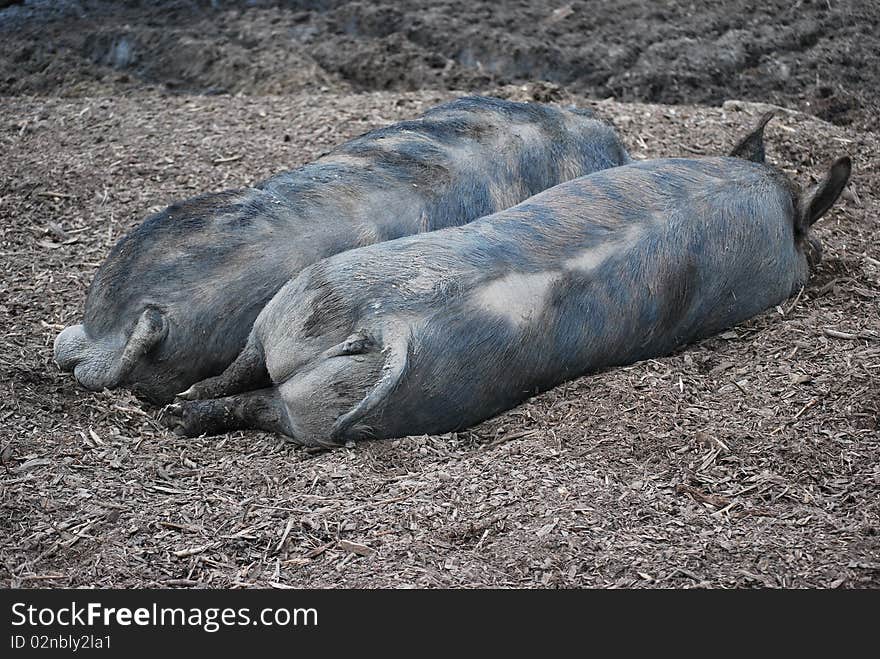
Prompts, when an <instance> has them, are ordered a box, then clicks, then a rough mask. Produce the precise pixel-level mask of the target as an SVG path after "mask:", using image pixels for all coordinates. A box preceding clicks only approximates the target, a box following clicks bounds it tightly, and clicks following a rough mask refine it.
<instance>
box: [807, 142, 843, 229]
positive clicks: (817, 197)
mask: <svg viewBox="0 0 880 659" xmlns="http://www.w3.org/2000/svg"><path fill="white" fill-rule="evenodd" d="M851 171H852V162H851V161H850V159H849V156H844V157H843V158H838V159H837V160H835V161H834V164H833V165H831V168H830V169H829V170H828V172H827V173H826V174H825V177H824V178H823V179H822V180H821V181H819V183H817V184H816V185H814V186H813V187H812V188H810V189H809V190H808V191H807V192H805V193H804V194H803V195H801V200H800V208H799V209H798V210H799V213H800V223H801V228H802V229H803V230H806V229H809V228H810V227H811V226H812V225H813V224H814V223H815V222H816V220H818V219H819V218H820V217H822V216H823V215H825V213H827V212H828V210H829V209H830V208H831V207H832V206H833V205H834V202H835V201H837V198H838V197H839V196H840V193H841V192H843V188H844V187H846V184H847V181H849V175H850V172H851Z"/></svg>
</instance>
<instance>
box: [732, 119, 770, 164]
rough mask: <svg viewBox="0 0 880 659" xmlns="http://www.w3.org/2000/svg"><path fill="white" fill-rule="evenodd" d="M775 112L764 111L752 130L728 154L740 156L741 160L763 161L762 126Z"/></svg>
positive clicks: (734, 156)
mask: <svg viewBox="0 0 880 659" xmlns="http://www.w3.org/2000/svg"><path fill="white" fill-rule="evenodd" d="M775 114H776V113H775V112H773V111H772V110H771V111H770V112H765V113H764V114H762V115H761V118H760V119H758V125H757V126H755V127H754V128H753V129H752V132H751V133H749V134H748V135H746V136H745V137H744V138H742V139H741V140H740V141H739V142H738V143H737V145H736V146H735V147H733V151H731V152H730V156H731V157H733V158H742V159H743V160H751V161H752V162H761V163H762V162H764V127H765V126H766V125H767V122H768V121H770V120H771V119H772V118H773V115H775Z"/></svg>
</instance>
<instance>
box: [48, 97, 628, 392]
mask: <svg viewBox="0 0 880 659" xmlns="http://www.w3.org/2000/svg"><path fill="white" fill-rule="evenodd" d="M628 161H629V157H628V155H627V152H626V150H625V148H624V147H623V145H622V144H621V142H620V140H619V138H618V137H617V135H616V134H615V132H614V131H613V129H612V128H610V127H609V126H608V125H606V124H603V123H601V122H599V121H598V120H596V119H594V118H593V117H592V114H591V113H590V112H589V111H585V110H559V109H555V108H552V107H550V106H545V105H540V104H533V103H515V102H511V101H505V100H500V99H495V98H482V97H468V98H462V99H458V100H456V101H452V102H450V103H446V104H443V105H440V106H438V107H435V108H433V109H431V110H429V111H428V112H426V113H425V114H424V115H422V116H421V117H420V118H418V119H416V120H414V121H404V122H401V123H397V124H394V125H392V126H388V127H386V128H381V129H378V130H374V131H372V132H370V133H367V134H366V135H364V136H362V137H359V138H357V139H354V140H352V141H350V142H348V143H346V144H344V145H342V146H340V147H338V148H337V149H335V150H334V151H332V152H331V153H330V154H329V155H327V156H325V157H323V158H320V159H319V160H317V161H316V162H314V163H312V164H309V165H306V166H304V167H301V168H300V169H297V170H294V171H292V172H287V173H284V174H280V175H278V176H275V177H273V178H270V179H268V180H267V181H265V182H263V183H261V184H259V185H257V186H256V187H254V188H246V189H243V190H234V191H227V192H220V193H216V194H210V195H206V196H202V197H196V198H194V199H189V200H187V201H183V202H179V203H176V204H174V205H172V206H170V207H168V208H167V209H166V210H164V211H162V212H160V213H158V214H156V215H154V216H152V217H150V218H149V219H147V220H146V221H145V222H144V223H143V224H141V225H140V226H139V227H137V228H135V229H134V230H133V231H131V232H130V233H129V234H128V235H127V236H125V237H124V238H122V239H121V240H120V241H119V242H118V243H117V244H116V246H115V247H114V248H113V250H112V251H111V252H110V255H109V256H108V257H107V260H106V261H105V262H104V263H103V265H102V266H101V267H100V268H99V270H98V272H97V273H96V275H95V278H94V280H93V281H92V284H91V286H90V287H89V291H88V294H87V297H86V303H85V317H84V322H83V324H82V325H75V326H72V327H68V328H66V329H65V330H64V331H63V332H61V334H60V335H59V336H58V337H57V339H56V341H55V361H56V362H57V363H58V365H59V366H60V367H61V368H62V369H64V370H72V371H73V373H74V375H75V377H76V379H77V380H78V381H79V382H80V384H82V385H83V386H84V387H86V388H88V389H92V390H100V389H103V388H115V387H127V388H130V389H132V390H133V391H134V392H135V393H136V394H137V395H139V396H140V397H142V398H145V399H147V400H149V401H152V402H154V403H165V402H168V401H170V400H172V399H173V398H174V394H175V393H177V392H180V391H182V390H183V389H185V388H186V387H188V386H189V385H191V384H193V383H194V382H197V381H199V380H201V379H203V378H205V377H208V376H211V375H216V374H218V373H221V372H222V371H223V369H224V368H226V367H227V366H228V365H229V364H230V362H232V360H233V359H234V358H235V356H236V355H237V354H238V353H239V352H240V351H241V349H242V347H243V346H244V343H245V340H246V339H247V336H248V333H249V331H250V329H251V327H252V325H253V321H254V319H255V318H256V317H257V314H258V313H259V312H260V310H261V309H262V308H263V307H264V306H265V304H266V303H267V302H268V301H269V300H270V299H271V298H272V296H273V295H274V294H275V293H276V292H277V291H278V289H279V288H281V286H283V285H284V284H285V283H286V282H287V281H289V280H290V279H291V277H293V276H294V275H296V274H297V273H298V272H299V271H300V270H302V269H303V268H304V267H306V266H308V265H310V264H312V263H315V262H316V261H319V260H320V259H322V258H324V257H327V256H330V255H333V254H336V253H338V252H342V251H345V250H349V249H352V248H356V247H362V246H364V245H371V244H373V243H377V242H381V241H386V240H392V239H395V238H400V237H402V236H408V235H411V234H415V233H419V232H425V231H433V230H435V229H441V228H444V227H450V226H458V225H461V224H465V223H467V222H470V221H471V220H474V219H476V218H478V217H481V216H483V215H487V214H489V213H493V212H495V211H498V210H501V209H504V208H508V207H510V206H513V205H514V204H516V203H518V202H520V201H522V200H524V199H526V198H527V197H529V196H531V195H533V194H535V193H537V192H540V191H542V190H545V189H547V188H549V187H552V186H554V185H556V184H557V183H560V182H562V181H567V180H570V179H572V178H575V177H577V176H581V175H583V174H588V173H591V172H594V171H597V170H600V169H605V168H608V167H614V166H616V165H621V164H623V163H625V162H628Z"/></svg>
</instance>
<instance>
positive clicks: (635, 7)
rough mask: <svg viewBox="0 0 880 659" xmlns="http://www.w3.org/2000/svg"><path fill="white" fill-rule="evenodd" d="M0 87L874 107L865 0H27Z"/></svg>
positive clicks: (2, 59)
mask: <svg viewBox="0 0 880 659" xmlns="http://www.w3.org/2000/svg"><path fill="white" fill-rule="evenodd" d="M0 37H2V39H3V41H4V51H5V52H6V55H5V56H0V95H6V94H45V93H50V94H53V95H55V94H59V93H60V94H65V95H84V94H88V95H95V94H96V93H100V94H117V93H124V92H125V91H128V90H132V89H138V88H141V87H143V86H144V84H149V85H154V86H156V87H159V88H164V89H170V90H174V91H178V92H198V93H213V94H218V93H220V94H222V93H239V92H240V93H246V94H286V93H292V92H295V91H300V90H311V91H314V90H317V89H320V88H321V87H325V88H331V89H335V90H337V91H342V90H343V89H353V90H372V91H382V90H399V91H412V90H419V89H426V88H431V89H454V90H462V89H464V90H479V89H486V88H487V87H491V86H496V85H504V84H510V83H524V82H533V81H535V80H544V81H548V82H550V83H553V84H556V85H562V86H564V87H565V88H566V89H569V90H571V91H574V92H578V93H581V94H584V95H586V96H589V97H591V98H599V99H602V98H608V97H614V98H615V99H616V100H619V101H645V102H652V103H670V104H678V103H692V104H708V105H720V104H721V103H722V102H723V101H725V100H727V99H730V98H738V99H748V100H753V101H760V102H772V103H778V104H781V105H785V106H787V107H795V108H798V109H801V110H804V111H806V112H809V113H810V114H814V115H816V116H818V117H820V118H822V119H825V120H827V121H831V122H833V123H837V124H841V125H843V124H849V123H853V122H855V123H856V124H864V123H866V122H867V123H871V124H872V125H874V126H876V117H877V112H878V110H880V67H878V66H877V61H878V59H880V7H878V5H877V3H876V2H875V1H874V0H833V1H831V0H800V1H799V2H791V0H763V1H762V2H755V1H754V0H725V2H724V3H718V2H715V1H714V0H696V1H694V0H664V2H654V1H652V0H589V1H584V2H577V1H570V2H567V1H566V0H556V1H553V2H528V1H522V0H520V1H511V0H505V1H502V2H497V1H496V0H394V1H390V0H386V1H382V0H377V1H375V2H350V1H347V0H291V1H287V2H278V1H274V2H273V1H269V0H248V1H247V2H240V1H239V2H236V1H232V0H212V1H210V2H209V1H195V0H160V1H158V2H157V1H155V0H150V1H137V0H128V1H127V2H124V3H122V2H118V1H107V0H79V1H73V0H60V1H59V0H53V1H51V2H49V1H48V0H29V1H28V2H26V3H13V5H12V6H11V7H9V8H7V10H6V11H5V12H3V13H2V14H0Z"/></svg>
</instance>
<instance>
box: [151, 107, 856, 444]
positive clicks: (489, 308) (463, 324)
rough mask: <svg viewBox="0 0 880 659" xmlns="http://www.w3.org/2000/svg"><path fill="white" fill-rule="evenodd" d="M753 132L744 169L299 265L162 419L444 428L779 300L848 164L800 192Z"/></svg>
mask: <svg viewBox="0 0 880 659" xmlns="http://www.w3.org/2000/svg"><path fill="white" fill-rule="evenodd" d="M767 118H769V116H768V117H765V118H764V119H763V120H762V123H761V126H760V127H759V130H758V131H756V133H755V134H753V135H752V136H751V137H749V138H747V139H746V140H744V141H743V142H742V143H741V144H740V145H739V146H738V147H737V149H736V151H735V153H736V155H738V156H741V157H726V158H725V157H711V158H709V157H707V158H698V159H665V160H654V161H646V162H641V163H636V164H629V165H625V166H622V167H618V168H615V169H609V170H606V171H602V172H598V173H595V174H592V175H590V176H585V177H583V178H579V179H577V180H574V181H571V182H568V183H563V184H561V185H558V186H556V187H555V188H553V189H551V190H547V191H545V192H543V193H541V194H538V195H537V196H535V197H533V198H531V199H528V200H527V201H525V202H523V203H521V204H519V205H517V206H515V207H513V208H511V209H509V210H505V211H501V212H499V213H495V214H494V215H490V216H488V217H484V218H481V219H480V220H477V221H476V222H473V223H471V224H468V225H466V226H463V227H459V228H450V229H445V230H442V231H438V232H435V233H432V234H425V235H420V236H412V237H408V238H401V239H399V240H394V241H391V242H387V243H383V244H379V245H373V246H371V247H365V248H363V249H357V250H353V251H350V252H346V253H344V254H339V255H337V256H334V257H332V258H329V259H327V260H325V261H322V262H320V263H318V264H316V265H313V266H310V267H309V268H306V269H305V270H303V271H302V272H301V273H300V275H299V276H298V277H296V278H295V279H294V280H293V281H291V282H290V283H288V284H287V285H286V286H285V287H284V288H282V289H281V290H280V291H279V292H278V294H277V295H276V296H275V298H274V299H273V300H272V301H271V302H270V303H269V305H267V307H266V308H265V309H264V310H263V312H262V313H261V314H260V316H259V318H258V319H257V321H256V323H255V325H254V329H253V332H252V333H251V335H250V337H249V340H248V343H247V346H246V348H245V350H244V351H243V352H242V354H241V355H240V356H239V358H238V359H237V360H236V361H235V362H234V363H233V364H232V365H231V366H230V367H229V369H227V371H226V372H225V373H224V374H222V375H221V376H220V377H218V378H213V379H209V380H206V381H205V382H202V383H198V384H196V385H194V386H193V387H192V388H191V389H190V390H189V391H188V392H186V394H185V395H184V397H185V398H189V399H206V398H207V400H189V401H184V402H180V403H177V404H174V405H172V406H170V407H169V408H167V409H166V410H165V412H164V416H163V419H164V422H165V424H166V425H167V426H169V427H171V428H172V429H174V430H175V431H176V432H178V433H180V434H188V435H198V434H202V433H214V432H218V431H222V430H227V429H234V428H259V429H264V430H269V431H274V432H277V433H281V434H284V435H287V436H289V437H291V438H293V440H294V441H296V442H300V443H302V444H306V445H321V446H329V445H335V444H338V443H340V442H346V441H349V440H357V439H360V438H367V437H370V438H390V437H399V436H404V435H412V434H422V433H428V434H435V433H443V432H448V431H452V430H456V429H460V428H464V427H467V426H470V425H472V424H474V423H477V422H479V421H481V420H483V419H487V418H489V417H491V416H493V415H495V414H497V413H499V412H501V411H503V410H507V409H509V408H511V407H513V406H515V405H517V404H518V403H520V402H521V401H523V400H524V399H526V398H528V397H529V396H531V395H533V394H535V393H536V392H538V391H542V390H547V389H549V388H551V387H553V386H555V385H557V384H559V383H561V382H564V381H566V380H569V379H571V378H574V377H577V376H580V375H582V374H584V373H588V372H591V371H595V370H597V369H601V368H605V367H609V366H614V365H622V364H631V363H633V362H636V361H639V360H642V359H647V358H650V357H656V356H660V355H665V354H668V353H669V352H671V351H673V350H674V349H675V348H677V347H679V346H681V345H683V344H686V343H688V342H691V341H695V340H697V339H700V338H701V337H706V336H709V335H711V334H714V333H716V332H718V331H720V330H722V329H724V328H727V327H730V326H732V325H735V324H737V323H739V322H741V321H743V320H746V319H747V318H750V317H751V316H754V315H755V314H757V313H759V312H761V311H762V310H764V309H767V308H768V307H772V306H773V305H776V304H779V303H780V302H781V301H783V300H785V299H786V298H788V297H789V296H790V295H791V294H792V293H793V292H795V291H797V290H799V289H800V287H801V286H803V285H804V284H805V282H806V281H807V278H808V275H809V257H810V256H811V255H812V254H813V252H814V249H813V246H812V245H811V240H810V235H809V232H810V227H811V226H812V224H813V223H814V222H815V221H816V220H818V219H819V218H820V217H821V216H822V215H823V214H824V213H825V212H826V211H828V209H829V208H830V207H831V206H832V204H833V203H834V201H835V200H836V199H837V197H838V195H839V194H840V192H841V191H842V189H843V187H844V186H845V185H846V182H847V180H848V178H849V174H850V161H849V158H841V159H840V160H838V161H836V162H835V163H834V164H833V165H832V166H831V168H830V170H829V171H828V172H827V174H826V176H825V178H824V180H822V181H821V182H820V183H819V184H818V185H816V186H815V187H813V188H812V189H810V190H808V191H805V192H802V191H801V190H800V189H799V188H798V187H796V186H795V185H794V184H793V183H792V182H790V181H789V180H788V179H787V177H786V176H785V175H784V174H783V173H782V172H781V171H779V170H777V169H775V168H773V167H771V166H768V165H766V164H763V142H762V141H761V139H760V130H761V128H763V124H764V123H766V120H767ZM748 158H752V159H754V160H755V161H757V162H755V161H753V160H750V159H748ZM255 373H260V375H259V376H256V375H255ZM255 385H256V386H263V387H264V388H262V389H258V390H251V391H246V392H245V393H241V392H242V391H245V390H247V389H253V388H254V386H255Z"/></svg>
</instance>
